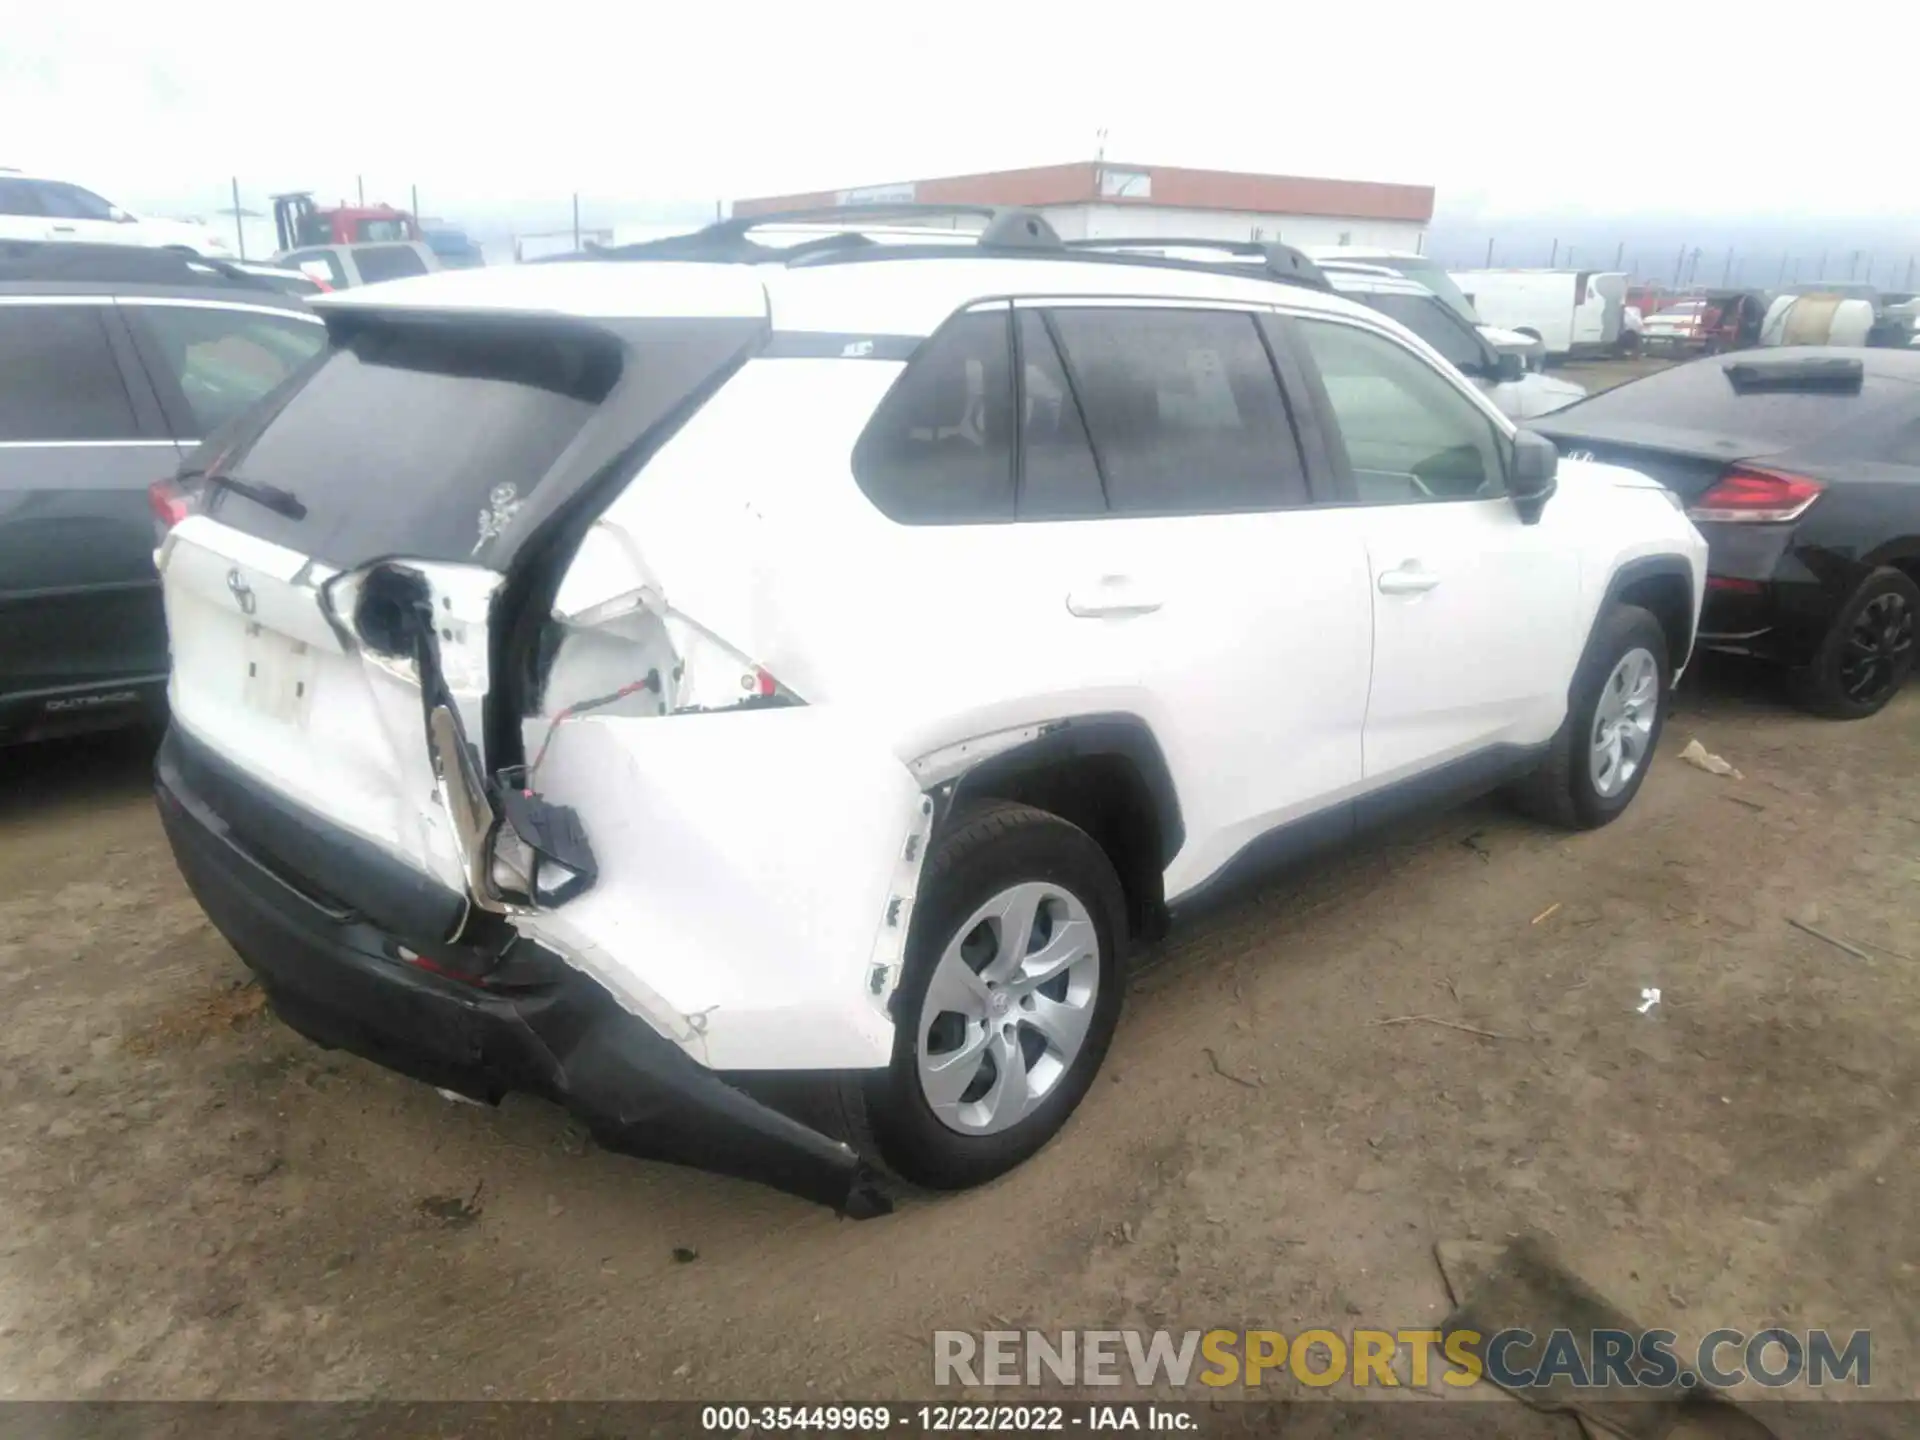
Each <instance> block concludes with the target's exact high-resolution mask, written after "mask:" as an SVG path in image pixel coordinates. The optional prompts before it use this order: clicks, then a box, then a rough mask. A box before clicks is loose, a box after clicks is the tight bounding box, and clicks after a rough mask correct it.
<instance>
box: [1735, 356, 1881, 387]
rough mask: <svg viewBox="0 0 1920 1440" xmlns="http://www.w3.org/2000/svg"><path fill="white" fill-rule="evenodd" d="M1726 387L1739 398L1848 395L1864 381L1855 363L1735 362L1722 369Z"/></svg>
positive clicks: (1831, 360)
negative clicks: (1784, 393) (1776, 394)
mask: <svg viewBox="0 0 1920 1440" xmlns="http://www.w3.org/2000/svg"><path fill="white" fill-rule="evenodd" d="M1723 368H1724V369H1725V371H1726V376H1727V383H1728V384H1730V385H1732V386H1733V388H1734V390H1735V391H1736V392H1738V393H1739V394H1742V395H1753V394H1758V393H1761V392H1765V391H1799V392H1802V393H1809V394H1813V393H1826V394H1842V395H1851V394H1856V393H1858V392H1859V389H1860V386H1861V383H1862V382H1863V381H1864V380H1865V379H1866V373H1867V372H1866V366H1864V365H1862V364H1861V363H1860V362H1859V361H1858V360H1853V359H1844V358H1837V357H1830V356H1820V357H1810V358H1808V359H1804V360H1799V359H1796V360H1735V361H1733V362H1732V363H1731V364H1729V365H1726V366H1724V367H1723Z"/></svg>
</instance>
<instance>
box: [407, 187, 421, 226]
mask: <svg viewBox="0 0 1920 1440" xmlns="http://www.w3.org/2000/svg"><path fill="white" fill-rule="evenodd" d="M407 198H408V199H409V200H411V201H412V202H413V209H412V210H411V211H409V212H408V213H409V214H411V215H412V216H413V220H414V223H415V224H416V225H417V224H419V223H420V187H419V186H418V185H409V186H408V187H407Z"/></svg>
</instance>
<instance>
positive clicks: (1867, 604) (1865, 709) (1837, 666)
mask: <svg viewBox="0 0 1920 1440" xmlns="http://www.w3.org/2000/svg"><path fill="white" fill-rule="evenodd" d="M1916 617H1920V586H1915V584H1914V583H1913V581H1912V580H1911V579H1910V578H1908V576H1906V575H1905V574H1904V573H1902V572H1901V571H1899V570H1895V569H1894V568H1892V567H1891V566H1882V567H1881V568H1880V569H1878V570H1875V571H1874V572H1873V573H1872V574H1871V575H1869V576H1867V578H1866V579H1865V580H1863V581H1861V582H1860V588H1859V589H1857V590H1855V591H1854V592H1853V594H1852V595H1850V596H1848V597H1847V603H1846V604H1844V605H1842V606H1841V607H1840V613H1839V614H1838V615H1836V616H1835V617H1834V620H1833V624H1832V626H1831V627H1829V628H1828V630H1827V634H1826V637H1825V638H1824V639H1823V640H1822V641H1821V642H1820V648H1819V650H1818V651H1817V652H1816V653H1815V654H1814V657H1813V659H1812V661H1811V662H1810V663H1808V664H1807V665H1806V666H1804V667H1802V668H1800V669H1797V670H1795V671H1793V672H1792V673H1791V683H1792V686H1793V693H1794V698H1795V699H1796V700H1797V701H1798V702H1799V703H1800V705H1801V706H1802V707H1803V708H1804V709H1807V710H1810V711H1812V712H1813V713H1814V714H1816V715H1824V716H1826V717H1828V718H1829V719H1832V720H1861V719H1864V718H1866V717H1867V716H1869V715H1872V714H1875V713H1876V712H1878V711H1879V710H1880V709H1881V708H1882V707H1884V706H1885V705H1886V703H1887V702H1888V701H1889V700H1891V699H1893V697H1894V696H1895V695H1897V694H1898V693H1899V691H1900V687H1901V686H1902V685H1904V684H1906V683H1907V679H1908V677H1910V676H1911V675H1912V674H1913V663H1914V627H1915V624H1916Z"/></svg>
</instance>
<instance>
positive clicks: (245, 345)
mask: <svg viewBox="0 0 1920 1440" xmlns="http://www.w3.org/2000/svg"><path fill="white" fill-rule="evenodd" d="M137 313H138V314H139V315H140V317H141V318H142V319H143V320H144V321H145V323H146V326H147V328H148V329H149V330H150V331H151V332H152V334H153V337H154V341H155V343H156V345H157V346H158V348H159V352H160V356H161V359H162V361H163V363H164V364H165V365H166V368H167V373H168V374H169V376H171V377H172V379H173V380H174V382H175V383H177V384H178V385H179V387H180V393H181V396H182V398H183V399H184V400H185V401H186V404H187V409H188V410H189V411H190V412H191V413H192V415H193V422H194V431H193V433H194V434H195V435H196V436H202V435H208V434H211V433H212V432H213V431H215V430H217V429H219V428H220V426H222V425H225V424H226V423H227V422H228V421H229V420H233V419H236V418H238V417H239V416H240V415H241V414H242V413H243V412H244V411H246V410H247V409H248V408H249V407H250V406H252V405H254V404H255V403H257V402H258V401H260V400H261V399H263V398H264V397H265V396H266V395H268V394H269V393H270V392H271V391H272V390H273V389H274V388H275V387H276V386H278V385H279V384H280V383H281V382H282V381H283V380H285V379H286V378H287V377H288V376H289V375H292V374H293V373H294V372H295V371H297V370H299V369H300V368H301V367H302V366H303V365H305V364H306V363H307V362H308V361H309V360H311V359H313V357H314V356H316V355H318V354H319V353H320V352H321V351H322V350H324V349H325V348H326V344H327V331H326V327H325V326H323V325H320V324H319V323H317V322H316V321H312V320H301V319H296V318H294V317H293V316H280V315H263V314H260V313H258V312H257V311H251V310H221V309H213V308H201V307H199V306H184V305H142V306H139V307H138V311H137Z"/></svg>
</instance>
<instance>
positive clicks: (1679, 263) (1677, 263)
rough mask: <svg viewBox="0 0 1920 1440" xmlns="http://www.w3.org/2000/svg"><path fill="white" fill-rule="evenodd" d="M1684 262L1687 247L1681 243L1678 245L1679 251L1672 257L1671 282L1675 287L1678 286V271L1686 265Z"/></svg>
mask: <svg viewBox="0 0 1920 1440" xmlns="http://www.w3.org/2000/svg"><path fill="white" fill-rule="evenodd" d="M1686 263H1687V247H1686V246H1684V245H1682V246H1681V247H1680V253H1679V254H1678V255H1676V256H1675V257H1674V259H1673V283H1674V287H1675V288H1676V289H1677V288H1679V285H1680V272H1681V270H1682V269H1684V268H1685V267H1686Z"/></svg>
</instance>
